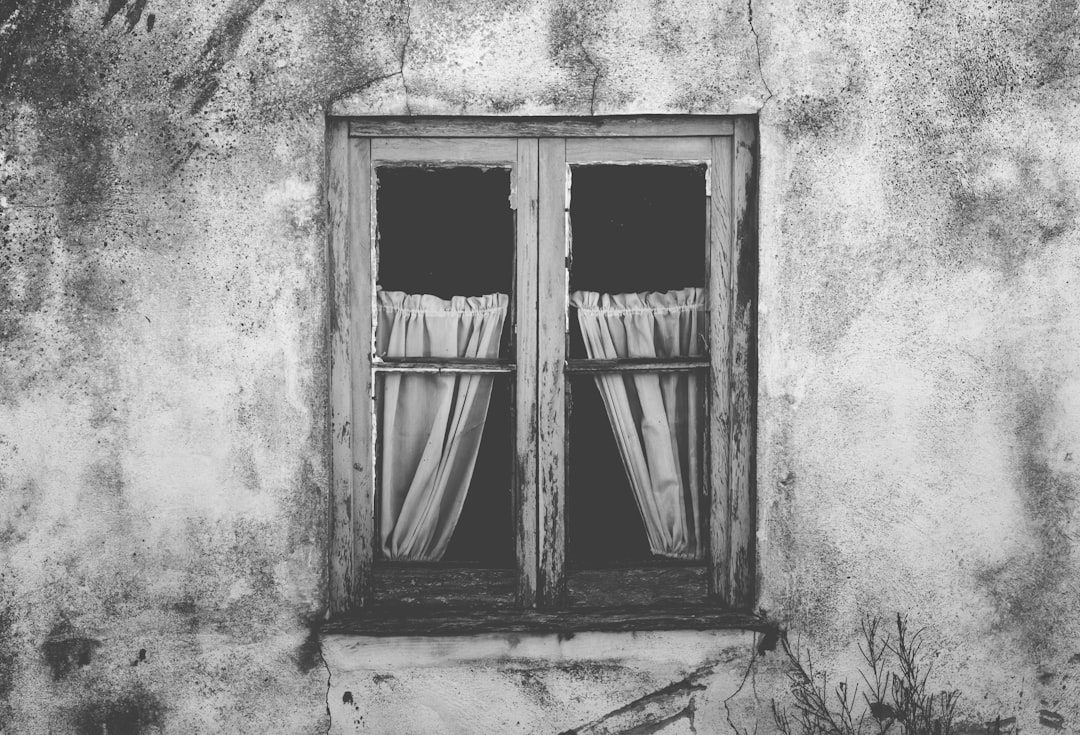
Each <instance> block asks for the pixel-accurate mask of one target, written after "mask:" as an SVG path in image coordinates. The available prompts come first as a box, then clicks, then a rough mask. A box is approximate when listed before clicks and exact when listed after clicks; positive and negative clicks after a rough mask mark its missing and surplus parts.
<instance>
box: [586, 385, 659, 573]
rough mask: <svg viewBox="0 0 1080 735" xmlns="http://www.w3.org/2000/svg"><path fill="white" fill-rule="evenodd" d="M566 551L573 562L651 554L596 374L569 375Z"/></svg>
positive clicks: (612, 560) (596, 563)
mask: <svg viewBox="0 0 1080 735" xmlns="http://www.w3.org/2000/svg"><path fill="white" fill-rule="evenodd" d="M567 390H568V391H569V393H570V406H569V412H568V414H567V429H568V432H569V439H570V441H569V451H568V456H567V471H568V476H567V490H566V551H567V561H568V562H569V563H570V564H571V565H573V566H580V567H590V566H605V565H607V564H612V563H618V562H635V561H644V560H647V559H650V558H651V557H652V555H651V554H650V552H649V542H648V539H647V538H646V536H645V526H644V525H643V524H642V520H641V513H640V512H639V511H638V509H637V505H636V504H635V503H634V496H633V492H632V491H631V489H630V483H629V482H628V481H627V479H626V471H625V470H624V469H623V465H622V460H621V459H620V457H619V448H618V446H617V445H616V444H615V437H614V435H613V434H612V431H611V424H610V422H609V421H608V416H607V413H606V412H605V410H604V404H603V401H602V400H601V398H600V392H599V391H598V390H597V389H596V383H595V380H594V378H593V377H592V376H571V377H568V379H567Z"/></svg>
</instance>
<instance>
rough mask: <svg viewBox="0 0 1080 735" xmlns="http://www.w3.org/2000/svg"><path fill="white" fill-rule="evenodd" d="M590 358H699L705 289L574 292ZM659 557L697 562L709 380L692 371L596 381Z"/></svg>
mask: <svg viewBox="0 0 1080 735" xmlns="http://www.w3.org/2000/svg"><path fill="white" fill-rule="evenodd" d="M570 305H571V306H573V307H576V309H577V318H578V324H579V325H580V326H581V333H582V337H583V338H584V341H585V349H586V354H587V355H588V357H589V358H590V359H616V358H620V359H621V358H647V359H658V358H678V357H692V356H695V355H700V354H702V353H701V345H702V342H703V332H702V329H703V326H704V323H705V319H704V318H703V317H704V310H705V293H704V289H701V288H684V289H681V290H677V291H666V292H650V293H625V294H601V293H597V292H595V291H575V292H573V293H572V294H571V295H570ZM596 385H597V388H598V389H599V390H600V395H601V397H602V398H603V403H604V408H605V410H606V412H607V415H608V420H609V421H610V422H611V429H612V432H613V433H614V435H615V441H616V444H617V445H618V447H619V454H620V456H621V458H622V463H623V468H624V469H625V470H626V476H627V478H628V480H629V481H630V487H631V489H632V491H633V495H634V500H635V502H636V503H637V507H638V510H639V511H640V513H641V518H642V520H643V521H644V524H645V531H646V533H647V535H648V539H649V548H650V549H651V551H652V553H653V554H656V555H660V556H668V557H675V558H697V557H698V555H699V538H698V536H699V529H700V521H699V518H700V508H699V497H700V495H701V475H702V453H703V446H702V440H701V437H702V431H701V429H702V426H701V420H702V415H703V413H704V400H705V396H704V381H703V379H702V378H701V377H699V376H698V375H696V374H694V373H690V372H678V373H639V372H634V373H622V374H604V375H598V376H596Z"/></svg>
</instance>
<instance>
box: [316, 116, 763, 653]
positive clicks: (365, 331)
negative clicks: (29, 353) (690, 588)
mask: <svg viewBox="0 0 1080 735" xmlns="http://www.w3.org/2000/svg"><path fill="white" fill-rule="evenodd" d="M756 150H757V146H756V119H755V118H753V117H742V116H739V117H728V116H677V117H674V116H648V117H608V118H521V119H511V118H330V119H329V120H328V131H327V152H328V160H327V170H328V183H327V198H328V215H329V220H328V221H329V227H328V230H329V257H330V262H329V268H330V294H329V295H330V305H329V310H330V319H329V322H330V325H329V326H330V350H329V351H330V411H329V414H330V416H329V423H330V426H329V430H330V439H331V447H332V455H333V456H332V464H331V494H330V504H329V505H330V534H329V536H330V538H329V541H330V544H329V551H330V553H329V598H330V610H331V613H332V615H333V619H334V621H335V622H334V623H333V626H336V627H337V628H338V629H343V630H353V631H356V632H365V633H374V634H378V633H425V632H427V633H440V632H470V631H482V630H493V629H501V630H516V631H523V630H538V629H558V630H575V629H628V628H629V629H633V628H674V627H714V626H738V627H754V626H755V625H756V623H755V620H756V619H754V618H753V617H752V616H749V612H750V606H751V604H752V601H753V574H754V571H753V567H754V564H753V556H754V506H753V481H754V421H755V411H756V404H755V394H756V376H755V373H756V344H755V343H756V296H757V293H756V290H757V242H756V212H755V210H754V205H755V202H754V198H755V194H756V179H755V176H756V172H755V167H756V160H757V153H756ZM404 161H411V162H423V163H425V164H426V163H452V164H459V163H468V164H470V165H471V164H477V165H501V166H507V167H510V168H511V169H512V179H511V181H512V200H513V201H512V207H513V209H514V210H515V212H516V224H515V227H516V255H515V281H514V285H515V293H514V297H513V308H514V312H515V316H516V329H515V331H516V336H515V339H514V344H515V346H516V353H515V356H514V364H512V365H507V364H500V365H493V366H475V365H474V366H471V368H474V369H475V368H477V367H479V368H480V369H487V370H491V371H495V372H513V373H514V375H515V379H516V390H515V404H514V409H515V411H514V424H515V432H516V456H515V462H514V467H515V504H514V508H515V512H514V516H515V525H516V529H515V538H516V540H515V548H516V564H517V569H516V570H515V572H514V573H513V574H511V575H509V576H507V575H501V576H500V575H498V574H495V575H493V574H491V573H490V572H491V571H492V570H483V571H482V572H478V571H476V570H474V571H472V572H471V573H470V572H469V571H467V570H465V571H461V572H450V573H447V571H446V570H437V569H436V570H429V571H428V572H425V571H423V570H422V569H419V570H415V569H414V570H413V571H410V572H409V573H407V574H405V575H403V576H399V577H395V576H394V575H393V574H392V573H391V574H384V573H380V574H379V575H377V574H375V569H374V568H373V565H372V560H373V556H374V544H373V537H374V532H375V524H374V451H375V448H374V446H373V442H372V441H371V437H372V436H373V423H372V422H373V410H372V406H373V391H374V381H373V371H374V370H383V369H394V368H393V366H387V365H384V364H379V365H375V364H373V360H372V359H371V358H370V355H371V344H372V318H371V316H372V314H371V311H372V307H371V305H372V303H373V301H372V300H373V286H374V271H373V267H374V264H373V258H372V251H373V242H374V238H375V233H374V226H373V220H372V217H373V215H372V212H373V200H374V190H373V183H374V182H373V172H374V167H375V166H376V165H377V164H379V163H382V162H404ZM671 161H681V162H688V161H692V162H700V163H705V164H707V166H708V169H707V170H708V172H709V173H708V175H707V177H706V181H707V186H708V191H707V196H708V199H707V201H708V206H707V212H706V217H707V223H706V232H707V238H708V241H709V242H708V251H707V252H708V266H707V267H708V300H709V344H710V349H709V358H708V366H707V370H708V373H709V380H708V385H709V389H708V402H709V410H708V417H709V419H708V437H709V439H708V445H707V448H708V451H707V454H708V457H707V460H706V467H707V470H706V485H707V487H708V501H709V505H708V506H707V507H708V508H709V512H708V519H707V523H708V532H707V534H706V538H707V549H708V550H707V553H706V562H707V563H706V565H705V566H704V568H703V569H702V571H701V572H700V573H702V574H704V575H705V576H706V584H707V590H708V594H707V597H706V598H705V599H704V600H701V601H695V602H688V603H685V604H680V603H671V602H670V599H672V597H673V596H674V597H675V598H677V597H678V594H679V590H680V584H682V583H683V582H681V581H680V579H681V578H683V577H686V576H687V572H686V570H685V569H683V570H681V571H679V570H678V569H677V568H673V570H674V571H673V572H672V571H665V570H663V569H660V570H659V571H657V572H656V573H655V574H653V573H650V572H648V571H647V570H646V571H643V570H640V569H630V570H621V571H619V570H602V571H590V573H589V574H586V575H584V576H581V575H578V578H577V579H576V581H575V580H570V581H571V582H574V583H576V584H578V586H579V587H580V585H581V584H582V583H584V584H585V585H586V586H589V585H591V584H596V583H600V585H601V586H603V584H602V582H603V580H604V578H607V580H608V581H609V582H612V583H613V584H609V585H608V587H609V588H613V589H618V588H620V587H624V586H626V585H627V584H629V583H631V581H632V582H633V584H634V585H637V586H642V587H643V588H644V589H645V590H646V591H645V594H646V595H647V594H650V592H649V591H650V590H654V589H664V590H666V592H667V593H668V594H667V595H666V597H668V599H669V602H668V603H666V604H664V605H649V604H647V601H646V602H645V604H642V603H641V601H640V600H638V601H637V602H636V603H634V601H629V602H630V603H631V604H616V605H610V604H608V605H603V606H601V605H591V604H588V600H587V596H586V598H584V599H586V604H584V605H580V604H579V605H577V606H576V607H567V601H568V574H567V569H566V564H565V524H564V512H565V479H566V478H565V470H566V456H565V452H566V447H565V444H564V436H565V434H564V432H565V411H566V403H565V400H566V396H565V374H566V372H567V371H568V370H569V371H570V372H574V371H577V372H595V371H597V370H602V369H605V367H604V366H602V365H596V364H592V365H590V364H587V363H589V362H595V361H573V363H581V364H573V363H571V364H568V363H567V361H566V359H565V356H566V355H565V349H566V315H567V309H566V303H565V297H566V270H565V269H566V263H567V261H566V255H567V249H566V248H567V206H568V200H567V196H568V195H567V183H568V179H567V176H568V171H569V166H570V165H572V164H576V163H583V162H590V163H596V162H627V163H629V162H671ZM522 335H524V338H520V336H522ZM530 335H535V337H530ZM718 345H719V346H722V347H721V348H720V349H716V346H718ZM406 367H411V368H416V367H422V368H423V369H449V370H460V369H465V368H468V367H470V366H468V365H447V366H441V367H439V366H435V367H432V366H430V365H426V366H418V365H411V366H406ZM653 367H656V366H653ZM590 575H591V576H590ZM643 575H644V576H643ZM680 575H681V576H680ZM697 581H698V582H700V580H697ZM658 585H659V586H658ZM376 588H378V589H379V591H380V592H381V593H382V594H383V595H388V596H390V597H401V596H409V595H410V594H411V593H419V596H420V598H421V600H422V599H423V596H424V595H426V594H427V595H432V596H434V597H438V598H440V599H441V601H442V602H441V604H438V605H435V604H433V605H425V604H423V602H422V601H421V602H420V603H419V604H414V605H404V604H390V605H383V604H380V603H379V602H378V600H376V595H374V592H375V590H376ZM573 589H574V587H573V584H571V585H570V592H571V594H570V595H569V597H573V596H574V595H573V594H572V593H573ZM492 590H505V591H506V592H507V593H508V594H509V598H508V597H506V596H500V595H498V594H494V595H493V594H492ZM578 597H579V598H580V595H579V596H578ZM639 597H640V596H639ZM601 598H603V595H602V594H601V595H600V596H599V597H598V598H597V599H601ZM508 599H509V600H510V604H507V600H508ZM448 601H449V602H448Z"/></svg>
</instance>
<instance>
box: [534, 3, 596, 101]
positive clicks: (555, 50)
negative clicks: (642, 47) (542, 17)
mask: <svg viewBox="0 0 1080 735" xmlns="http://www.w3.org/2000/svg"><path fill="white" fill-rule="evenodd" d="M589 12H595V13H602V11H601V10H598V9H595V8H588V7H584V6H582V5H580V4H571V3H565V2H563V3H560V4H559V5H556V6H555V7H554V8H553V9H552V11H551V19H550V20H549V22H548V54H549V56H550V57H551V59H552V61H554V62H555V65H556V66H559V67H561V68H563V69H566V70H568V71H570V72H571V73H572V74H573V75H574V81H575V84H574V85H573V87H572V88H571V90H569V92H568V94H569V96H571V97H572V99H562V93H558V94H556V95H555V97H554V98H553V99H552V100H551V102H552V103H553V104H555V105H557V106H565V107H569V108H572V107H578V106H581V105H582V104H584V105H587V107H588V110H589V114H590V115H591V114H593V113H594V112H595V111H596V94H597V89H598V87H599V84H600V79H601V77H602V76H603V69H601V67H600V64H599V63H598V62H597V60H596V58H595V57H594V56H593V54H592V52H591V51H590V50H589V48H588V45H587V44H588V39H589V37H590V35H591V33H592V32H591V30H590V28H589V23H588V13H589Z"/></svg>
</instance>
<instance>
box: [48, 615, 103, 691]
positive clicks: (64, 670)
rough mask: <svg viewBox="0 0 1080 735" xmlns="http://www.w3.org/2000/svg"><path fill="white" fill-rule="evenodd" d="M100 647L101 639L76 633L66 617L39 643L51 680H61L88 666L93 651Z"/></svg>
mask: <svg viewBox="0 0 1080 735" xmlns="http://www.w3.org/2000/svg"><path fill="white" fill-rule="evenodd" d="M100 647H101V641H99V640H97V639H96V638H88V637H86V636H80V635H76V634H75V630H74V628H73V627H72V626H71V623H69V622H68V621H67V619H66V618H61V619H60V621H59V622H57V623H56V625H54V626H53V628H52V630H51V631H50V632H49V637H48V638H46V639H45V641H44V642H43V643H42V644H41V655H42V656H43V657H44V658H45V663H47V664H48V665H49V671H50V672H52V678H53V681H61V680H63V679H66V678H67V677H68V676H70V675H71V673H72V672H73V671H76V670H78V669H80V668H82V667H84V666H89V665H90V663H91V661H92V660H93V658H94V651H95V650H97V649H98V648H100Z"/></svg>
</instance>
